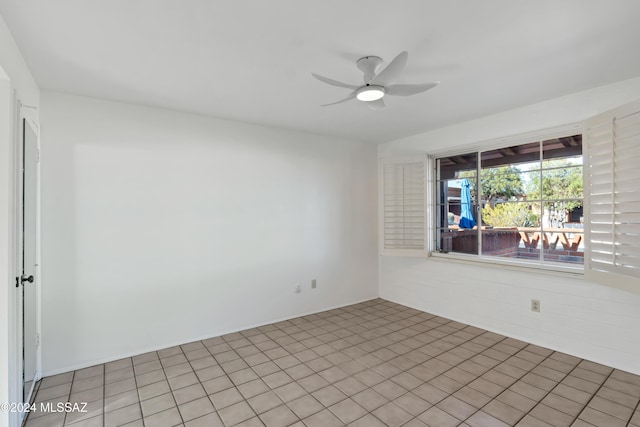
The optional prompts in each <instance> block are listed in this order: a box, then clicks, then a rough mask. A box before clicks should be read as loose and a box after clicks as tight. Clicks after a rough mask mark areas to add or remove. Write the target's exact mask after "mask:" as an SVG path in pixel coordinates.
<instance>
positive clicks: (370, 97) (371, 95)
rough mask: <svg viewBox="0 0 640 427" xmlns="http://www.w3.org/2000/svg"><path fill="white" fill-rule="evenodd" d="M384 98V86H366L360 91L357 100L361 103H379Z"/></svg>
mask: <svg viewBox="0 0 640 427" xmlns="http://www.w3.org/2000/svg"><path fill="white" fill-rule="evenodd" d="M383 96H384V88H383V87H382V86H364V87H361V88H360V89H358V93H357V94H356V98H358V100H359V101H365V102H370V101H377V100H378V99H380V98H382V97H383Z"/></svg>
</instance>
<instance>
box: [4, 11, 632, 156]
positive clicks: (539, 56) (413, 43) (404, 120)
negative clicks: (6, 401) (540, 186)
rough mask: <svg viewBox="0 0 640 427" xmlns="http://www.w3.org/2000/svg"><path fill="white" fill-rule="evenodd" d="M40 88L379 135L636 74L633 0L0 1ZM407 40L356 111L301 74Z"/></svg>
mask: <svg viewBox="0 0 640 427" xmlns="http://www.w3.org/2000/svg"><path fill="white" fill-rule="evenodd" d="M0 14H1V15H2V16H3V18H4V20H5V21H6V23H7V25H8V26H9V29H10V30H11V32H12V33H13V35H14V37H15V39H16V42H17V44H18V47H19V48H20V50H21V51H22V53H23V55H24V57H25V59H26V61H27V64H28V66H29V67H30V69H31V71H32V72H33V74H34V77H35V79H36V81H37V82H38V84H39V85H40V87H41V88H43V89H50V90H56V91H63V92H69V93H75V94H80V95H87V96H95V97H100V98H106V99H112V100H120V101H125V102H132V103H139V104H144V105H153V106H159V107H166V108H171V109H176V110H182V111H190V112H196V113H203V114H208V115H213V116H218V117H224V118H230V119H236V120H241V121H245V122H252V123H259V124H265V125H272V126H278V127H283V128H291V129H298V130H302V131H307V132H312V133H317V134H325V135H332V136H336V137H341V138H348V139H357V140H363V141H370V142H377V143H379V142H385V141H389V140H393V139H397V138H400V137H404V136H408V135H412V134H416V133H420V132H424V131H427V130H430V129H435V128H438V127H442V126H445V125H449V124H453V123H456V122H460V121H464V120H468V119H472V118H476V117H481V116H485V115H489V114H493V113H497V112H500V111H504V110H508V109H512V108H516V107H519V106H523V105H527V104H531V103H535V102H538V101H542V100H546V99H550V98H554V97H557V96H561V95H565V94H569V93H572V92H577V91H580V90H584V89H588V88H591V87H595V86H600V85H604V84H607V83H612V82H615V81H619V80H624V79H627V78H631V77H636V76H639V75H640V25H638V18H640V1H638V0H608V1H605V0H562V1H558V0H536V1H528V2H525V1H513V0H483V1H478V0H449V1H442V0H399V1H396V2H391V1H382V0H367V1H363V0H323V1H313V2H312V1H305V0H270V1H264V0H182V1H180V0H102V1H87V0H56V1H51V0H19V1H17V0H0ZM402 50H407V51H408V52H409V61H408V65H407V68H406V69H405V72H404V73H403V74H402V76H401V77H400V78H399V80H398V82H397V83H421V82H429V81H437V80H439V81H441V84H440V86H438V87H436V88H434V89H432V90H430V91H428V92H425V93H422V94H419V95H415V96H412V97H408V98H404V97H385V101H386V103H387V108H386V109H384V110H380V111H372V110H370V109H368V108H366V106H364V105H362V104H361V103H360V102H358V101H355V100H354V101H350V102H348V103H344V104H339V105H335V106H331V107H320V104H324V103H328V102H332V101H336V100H338V99H341V98H343V97H344V96H346V95H347V93H348V90H347V89H341V88H337V87H333V86H328V85H325V84H323V83H321V82H319V81H317V80H315V79H314V78H312V77H311V75H310V73H311V72H312V71H313V72H316V73H318V74H322V75H325V76H328V77H332V78H334V79H337V80H342V81H345V82H350V83H353V84H359V83H360V82H361V81H362V73H361V72H360V71H359V70H358V69H357V68H356V66H355V61H356V60H357V59H358V58H359V57H361V56H365V55H377V56H381V57H382V58H383V59H385V61H387V62H388V61H390V60H391V59H392V58H393V57H394V56H395V55H396V54H398V53H399V52H400V51H402Z"/></svg>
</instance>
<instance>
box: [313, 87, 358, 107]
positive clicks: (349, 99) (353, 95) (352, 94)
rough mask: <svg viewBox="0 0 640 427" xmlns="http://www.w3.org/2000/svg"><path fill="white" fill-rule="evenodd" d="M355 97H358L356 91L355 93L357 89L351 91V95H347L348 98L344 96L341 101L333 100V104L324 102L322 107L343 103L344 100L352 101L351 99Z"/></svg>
mask: <svg viewBox="0 0 640 427" xmlns="http://www.w3.org/2000/svg"><path fill="white" fill-rule="evenodd" d="M355 97H356V93H355V91H354V92H351V93H350V94H349V96H347V97H346V98H344V99H341V100H340V101H336V102H332V103H331V104H323V105H321V107H328V106H329V105H336V104H341V103H343V102H347V101H351V100H352V99H354V98H355Z"/></svg>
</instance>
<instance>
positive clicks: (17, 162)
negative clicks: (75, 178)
mask: <svg viewBox="0 0 640 427" xmlns="http://www.w3.org/2000/svg"><path fill="white" fill-rule="evenodd" d="M14 105H15V107H16V108H15V112H16V113H15V122H14V135H15V137H14V138H13V139H14V153H15V154H14V183H15V187H14V194H15V199H14V200H15V212H14V215H15V225H16V227H15V231H14V232H15V248H14V251H15V252H14V253H15V255H14V260H15V266H14V269H15V270H14V271H15V274H16V283H15V284H14V285H13V289H14V290H15V294H14V295H15V297H14V298H13V303H14V310H13V313H14V318H13V325H14V326H15V328H14V332H15V334H16V335H15V340H14V342H15V344H16V346H15V351H14V352H13V353H14V357H15V362H16V363H15V365H14V366H15V367H16V372H15V373H16V383H17V384H16V388H17V390H16V391H17V393H16V396H15V397H16V402H22V400H23V393H24V390H23V387H24V378H23V371H24V362H23V351H24V350H23V345H24V343H23V333H24V325H23V310H22V295H23V290H22V285H19V286H16V285H17V284H18V280H19V277H20V275H21V274H22V244H23V232H22V227H23V216H22V209H23V206H22V204H23V196H22V193H23V173H22V166H23V153H24V150H23V141H24V130H25V128H24V127H23V120H24V125H26V126H30V127H31V129H32V130H33V131H34V132H35V134H36V147H37V153H38V154H37V156H38V159H37V161H36V268H35V275H34V276H35V280H34V282H33V283H32V284H29V286H35V288H36V333H37V334H38V337H40V338H39V340H38V341H39V344H38V346H37V347H36V373H35V377H34V381H33V383H32V385H31V389H30V390H29V394H28V396H29V400H31V399H32V398H33V397H34V395H35V391H36V389H37V388H36V384H37V382H38V381H39V380H40V379H41V377H42V364H41V358H42V356H41V348H42V338H41V337H42V328H41V326H42V325H41V292H40V283H41V271H42V269H41V261H40V260H41V253H40V251H41V244H40V242H41V240H40V239H41V201H40V190H41V182H40V177H41V171H40V154H39V153H40V126H39V125H38V123H37V121H36V119H35V117H34V116H36V114H34V113H35V111H34V110H35V108H34V107H31V106H28V105H24V104H23V103H22V102H21V101H20V100H18V99H16V100H15V103H14ZM25 417H26V413H19V414H18V420H17V422H18V424H17V425H21V424H22V422H23V421H24V419H25Z"/></svg>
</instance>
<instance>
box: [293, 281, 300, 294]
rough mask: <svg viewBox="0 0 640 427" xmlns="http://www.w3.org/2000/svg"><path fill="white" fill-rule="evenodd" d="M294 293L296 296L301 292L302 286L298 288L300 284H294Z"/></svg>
mask: <svg viewBox="0 0 640 427" xmlns="http://www.w3.org/2000/svg"><path fill="white" fill-rule="evenodd" d="M294 292H295V293H296V294H299V293H300V292H302V286H300V283H296V287H295V289H294Z"/></svg>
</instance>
